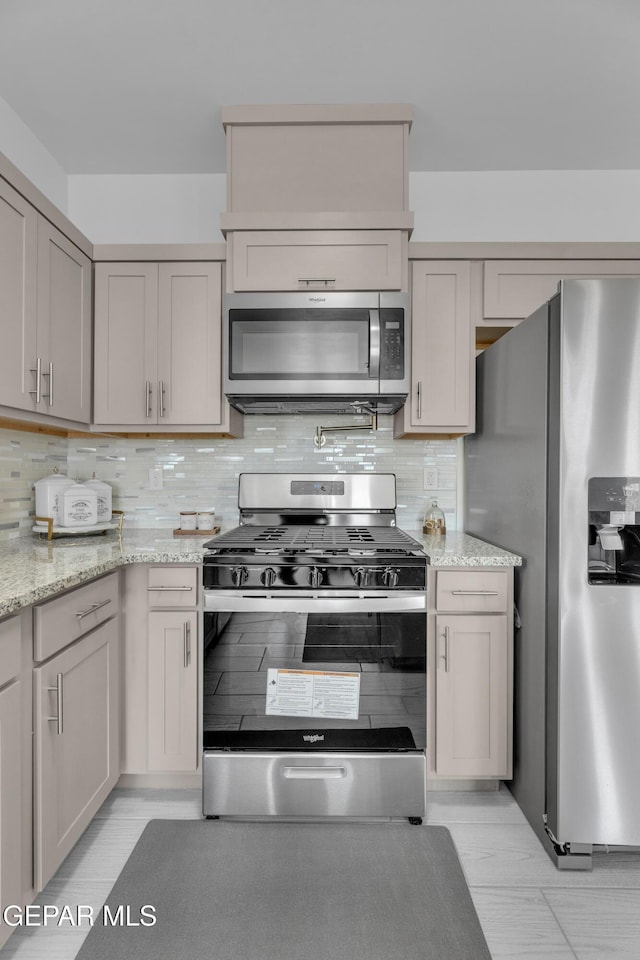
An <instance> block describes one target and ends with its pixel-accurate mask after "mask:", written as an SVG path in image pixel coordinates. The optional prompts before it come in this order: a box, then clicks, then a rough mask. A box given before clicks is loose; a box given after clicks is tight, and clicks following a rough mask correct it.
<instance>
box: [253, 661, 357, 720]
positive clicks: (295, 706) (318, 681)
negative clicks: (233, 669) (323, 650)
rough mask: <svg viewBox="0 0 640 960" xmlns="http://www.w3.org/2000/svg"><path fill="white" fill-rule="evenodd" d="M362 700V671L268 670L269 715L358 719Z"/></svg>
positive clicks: (267, 706)
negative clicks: (360, 672)
mask: <svg viewBox="0 0 640 960" xmlns="http://www.w3.org/2000/svg"><path fill="white" fill-rule="evenodd" d="M359 700H360V674H359V673H339V672H337V671H333V670H331V671H329V670H277V669H275V668H273V667H270V668H269V669H268V670H267V705H266V710H265V713H266V714H267V715H268V716H269V715H271V716H279V717H327V718H331V719H334V720H357V719H358V708H359Z"/></svg>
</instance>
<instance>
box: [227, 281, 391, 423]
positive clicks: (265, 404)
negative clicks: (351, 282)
mask: <svg viewBox="0 0 640 960" xmlns="http://www.w3.org/2000/svg"><path fill="white" fill-rule="evenodd" d="M409 345H410V311H409V298H408V296H407V295H406V294H400V293H337V292H323V291H315V292H312V291H309V292H305V293H278V294H275V293H247V294H228V295H227V296H226V297H225V302H224V321H223V349H224V364H225V368H224V391H225V393H226V395H227V398H228V400H229V402H230V403H231V404H232V405H233V406H235V407H236V408H237V409H238V410H241V411H242V412H243V413H269V414H277V413H295V412H298V413H305V412H309V413H323V412H325V413H350V414H353V413H356V412H360V411H361V412H373V411H375V412H377V413H394V412H395V411H396V410H398V409H399V408H400V407H401V406H402V404H403V403H404V401H405V400H406V397H407V393H408V389H409Z"/></svg>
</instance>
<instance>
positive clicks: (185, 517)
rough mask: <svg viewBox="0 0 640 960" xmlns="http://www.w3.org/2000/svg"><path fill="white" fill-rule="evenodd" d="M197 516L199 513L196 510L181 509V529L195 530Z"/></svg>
mask: <svg viewBox="0 0 640 960" xmlns="http://www.w3.org/2000/svg"><path fill="white" fill-rule="evenodd" d="M197 518H198V515H197V513H196V512H195V510H181V511H180V529H181V530H195V529H196V521H197Z"/></svg>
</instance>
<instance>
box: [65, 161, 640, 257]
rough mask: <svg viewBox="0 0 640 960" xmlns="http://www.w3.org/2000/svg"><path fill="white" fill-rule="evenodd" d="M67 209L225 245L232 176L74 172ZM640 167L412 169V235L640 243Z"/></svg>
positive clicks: (89, 229)
mask: <svg viewBox="0 0 640 960" xmlns="http://www.w3.org/2000/svg"><path fill="white" fill-rule="evenodd" d="M68 196H69V200H68V207H69V209H68V215H69V218H70V219H71V220H72V221H73V222H74V223H75V224H76V226H77V227H78V228H79V229H80V230H81V231H82V232H83V233H84V234H85V235H86V236H87V237H89V239H90V240H92V241H93V242H94V243H172V242H174V243H219V242H221V241H222V239H223V238H222V236H221V234H220V231H219V226H218V225H219V222H220V213H221V212H222V211H224V210H225V209H226V178H225V176H224V175H223V174H210V175H190V176H182V175H173V176H169V175H153V176H152V175H149V176H143V175H138V176H70V177H69V187H68ZM639 205H640V170H499V171H465V172H456V173H449V172H441V173H437V172H436V173H434V172H425V173H412V174H411V175H410V208H411V210H412V211H413V212H414V214H415V229H414V231H413V235H412V238H411V239H412V240H415V241H434V242H438V241H440V242H447V241H451V242H456V241H458V242H474V241H476V242H482V241H485V242H489V241H530V242H535V241H538V242H543V241H557V242H571V241H574V242H577V241H589V240H590V241H596V242H597V241H601V242H604V241H617V242H624V241H638V240H639V239H640V230H639V229H638V220H637V215H636V211H637V209H638V207H639Z"/></svg>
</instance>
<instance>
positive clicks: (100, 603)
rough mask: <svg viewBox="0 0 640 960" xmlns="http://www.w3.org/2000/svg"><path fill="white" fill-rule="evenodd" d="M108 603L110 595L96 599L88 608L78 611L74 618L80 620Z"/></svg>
mask: <svg viewBox="0 0 640 960" xmlns="http://www.w3.org/2000/svg"><path fill="white" fill-rule="evenodd" d="M108 603H111V597H107V599H106V600H98V602H97V603H92V604H91V606H90V607H89V609H88V610H82V611H81V612H80V613H76V619H77V620H82V619H83V617H88V616H89V614H90V613H95V612H96V610H99V609H100V607H106V605H107V604H108Z"/></svg>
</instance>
